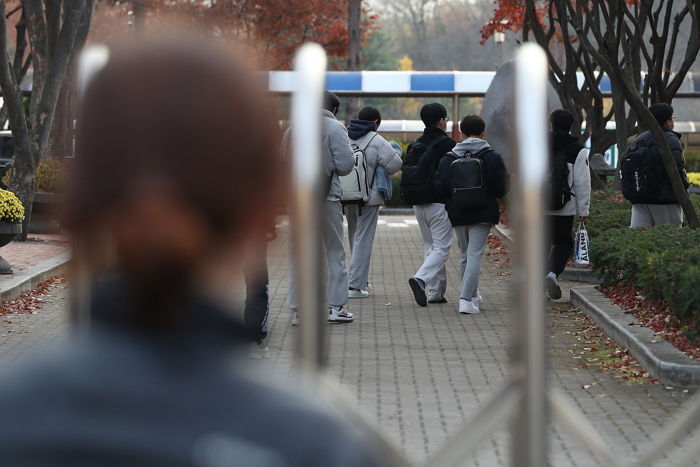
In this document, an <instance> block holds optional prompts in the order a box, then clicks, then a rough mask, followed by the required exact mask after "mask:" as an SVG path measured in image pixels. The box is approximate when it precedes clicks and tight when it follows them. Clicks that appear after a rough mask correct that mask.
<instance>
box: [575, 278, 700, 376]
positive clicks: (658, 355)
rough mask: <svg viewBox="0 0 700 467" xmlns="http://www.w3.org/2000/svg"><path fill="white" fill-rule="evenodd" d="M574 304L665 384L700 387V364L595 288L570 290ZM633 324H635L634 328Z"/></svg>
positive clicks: (587, 287) (586, 287)
mask: <svg viewBox="0 0 700 467" xmlns="http://www.w3.org/2000/svg"><path fill="white" fill-rule="evenodd" d="M571 303H572V304H573V305H574V306H576V307H578V308H580V309H581V310H582V311H583V312H584V313H586V315H587V316H588V317H590V318H591V319H592V320H593V321H594V322H595V323H596V324H597V325H598V326H600V327H601V328H602V329H603V330H604V331H605V333H606V334H607V335H608V336H609V337H610V338H611V339H613V340H614V341H615V342H617V343H618V344H620V345H621V346H623V347H624V348H626V349H627V350H629V352H630V353H631V354H632V356H633V357H634V358H635V359H637V361H638V362H639V364H640V365H642V367H644V369H645V370H647V371H648V372H649V374H650V375H652V376H653V377H654V378H656V379H658V380H659V381H660V382H661V383H662V384H667V385H676V386H683V387H688V386H691V387H692V386H699V385H700V362H698V361H696V360H693V359H691V358H690V357H688V356H686V355H685V354H684V353H683V352H681V351H680V350H678V349H677V348H675V347H674V346H673V345H671V344H670V343H668V342H666V341H665V340H663V339H662V338H660V337H657V336H656V335H655V334H654V331H652V330H651V329H649V328H646V327H641V326H635V325H634V324H636V323H637V320H636V319H635V318H634V317H633V316H631V315H628V314H626V313H625V312H624V311H623V310H622V308H620V307H619V306H617V305H615V304H613V303H612V302H610V300H609V299H608V298H607V297H606V296H605V295H603V294H602V293H601V292H600V291H598V290H597V289H596V288H595V287H594V286H583V287H574V288H572V289H571ZM630 324H633V325H632V326H631V325H630Z"/></svg>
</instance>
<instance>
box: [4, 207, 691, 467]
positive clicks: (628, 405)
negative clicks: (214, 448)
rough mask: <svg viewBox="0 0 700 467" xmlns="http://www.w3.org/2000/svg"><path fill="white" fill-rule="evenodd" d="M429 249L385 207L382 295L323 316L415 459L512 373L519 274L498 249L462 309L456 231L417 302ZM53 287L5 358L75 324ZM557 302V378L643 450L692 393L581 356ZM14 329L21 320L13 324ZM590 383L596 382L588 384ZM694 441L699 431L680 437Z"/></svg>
mask: <svg viewBox="0 0 700 467" xmlns="http://www.w3.org/2000/svg"><path fill="white" fill-rule="evenodd" d="M286 230H287V226H286V225H281V226H280V236H279V240H278V241H277V242H276V243H275V244H274V245H273V246H272V248H271V252H270V260H269V263H270V276H271V283H270V291H271V294H272V297H273V298H272V303H271V316H270V328H271V336H270V339H269V341H268V347H269V358H267V359H263V360H261V362H262V363H261V364H262V365H263V368H264V369H266V371H268V372H269V373H270V374H273V375H275V376H277V377H281V378H285V377H287V376H288V375H290V374H291V373H293V372H294V371H295V369H294V364H293V362H294V349H295V339H296V337H297V335H298V331H299V330H298V329H297V328H292V327H291V326H290V313H289V312H288V310H287V308H286V306H285V298H286V293H287V281H286V274H287V266H286V256H287V255H286V252H287V249H286V248H287V247H286V243H285V241H286ZM421 252H422V246H421V242H420V235H419V232H418V228H417V226H416V225H415V220H412V219H410V218H403V217H385V218H382V219H380V225H379V227H378V232H377V239H376V243H375V249H374V256H373V260H374V261H373V265H372V269H371V272H370V281H371V282H372V296H371V297H370V298H368V299H362V300H352V301H351V302H350V304H349V306H350V309H351V311H353V312H355V313H356V315H357V319H356V321H355V322H354V323H351V324H342V325H340V324H339V325H328V326H326V327H325V330H326V331H327V338H328V342H327V351H328V352H327V354H328V369H329V371H330V373H331V374H333V375H335V376H336V377H338V378H339V379H340V381H341V382H342V383H343V384H344V385H345V387H346V388H347V389H348V391H349V393H350V394H351V395H352V396H353V397H355V398H356V400H357V401H358V406H359V407H360V408H361V410H363V411H364V412H365V413H366V414H367V416H368V417H369V418H370V419H371V420H373V421H374V422H375V423H376V425H377V426H378V427H379V428H380V430H381V431H382V432H383V433H384V434H385V435H386V436H388V437H389V438H390V439H391V440H393V441H394V442H395V443H396V444H397V445H398V446H400V447H401V449H402V450H403V451H404V452H405V453H406V454H407V455H409V456H410V457H411V458H412V459H414V460H416V461H422V460H425V459H426V458H428V456H429V455H431V454H432V453H435V452H436V451H437V450H438V449H439V448H440V446H441V445H442V444H443V443H445V442H446V441H447V440H448V439H449V437H450V436H451V435H452V434H454V433H455V432H456V431H457V430H458V429H459V427H460V426H461V424H462V423H463V422H464V421H465V420H467V419H468V418H469V417H470V416H472V415H474V414H475V413H476V411H477V410H478V409H479V408H480V407H481V406H483V405H484V404H485V403H486V402H487V401H489V399H490V397H492V396H493V394H495V393H496V392H497V391H498V389H499V388H501V387H502V386H503V385H504V384H505V382H506V381H507V379H508V375H509V345H510V329H509V328H510V325H511V321H512V320H511V318H512V316H511V313H512V310H511V306H510V299H509V298H510V296H509V290H510V289H509V287H510V284H509V277H508V276H507V275H503V273H504V270H503V269H501V268H499V266H498V265H497V264H496V262H495V261H493V260H492V259H489V258H487V259H486V260H485V261H484V272H483V275H482V280H481V283H480V287H479V288H480V291H481V293H482V295H483V296H484V299H485V301H484V303H483V304H482V306H481V309H482V313H481V314H479V315H459V314H458V313H457V302H458V295H457V293H458V292H457V290H458V278H457V271H458V266H459V264H458V261H459V259H458V254H457V253H458V252H457V248H456V243H455V245H454V246H453V251H452V254H451V256H450V260H449V264H448V267H449V270H448V277H449V281H450V286H449V289H448V294H447V298H448V299H449V300H450V302H449V303H448V304H445V305H431V306H429V307H428V308H420V307H418V306H417V305H416V304H415V303H414V302H413V298H412V295H411V293H410V291H409V288H408V286H407V282H406V281H407V279H408V278H409V277H410V276H411V275H412V274H413V272H414V271H415V270H416V269H417V268H418V266H419V264H420V261H421ZM505 272H507V271H505ZM50 295H51V297H53V298H51V299H50V303H47V305H46V307H45V308H44V309H43V310H40V311H38V312H37V313H36V314H35V315H26V316H21V317H17V318H12V320H13V321H15V323H13V324H12V325H9V324H2V325H0V356H2V355H6V357H5V358H4V359H2V358H0V365H3V364H4V362H6V361H10V360H12V359H14V358H16V357H17V356H18V355H21V354H23V353H25V352H28V351H30V350H31V349H39V350H41V348H42V347H43V346H44V345H46V344H48V343H50V342H55V340H56V339H58V338H60V336H61V335H64V334H65V332H66V319H65V309H66V306H65V304H66V296H67V294H66V291H65V287H64V286H62V285H61V286H58V287H56V288H55V289H54V290H53V291H52V292H51V294H50ZM548 312H549V316H550V323H549V325H550V329H551V341H550V343H551V350H550V352H549V358H548V364H549V365H550V367H551V369H552V371H551V377H550V381H551V383H552V384H553V385H556V386H558V387H560V388H562V389H563V391H564V392H565V393H566V394H567V395H568V396H569V397H570V398H571V399H572V400H573V401H574V404H575V405H576V406H577V407H578V408H579V409H580V410H582V411H583V412H584V413H585V414H586V416H587V417H588V418H589V419H590V420H591V421H592V422H593V424H594V426H595V427H596V429H597V430H598V432H599V433H600V434H601V435H602V436H603V437H604V438H605V439H606V440H607V441H608V442H609V443H610V445H611V446H612V447H613V450H614V452H615V453H616V454H617V455H618V456H620V457H621V458H623V459H624V458H630V457H631V456H634V455H636V454H637V453H638V452H639V451H640V450H643V448H644V447H645V446H646V445H648V443H649V442H650V441H651V440H652V439H653V438H654V435H655V433H656V432H657V431H658V430H659V429H660V427H661V426H662V425H663V424H664V423H665V422H666V421H668V420H669V419H670V417H671V416H672V414H673V413H674V411H676V410H678V409H679V408H680V407H681V406H682V404H683V402H684V401H685V400H687V398H688V397H689V395H690V393H684V392H683V391H681V390H680V389H671V390H669V389H666V388H664V387H663V386H660V385H657V384H650V383H643V384H626V383H624V382H622V381H620V380H619V379H618V378H615V375H614V374H612V373H607V372H601V371H600V370H598V369H596V368H594V367H589V368H578V367H577V362H576V360H574V359H573V356H572V355H571V353H570V352H569V351H568V350H569V349H570V348H571V347H572V346H574V345H575V344H576V338H575V337H573V336H572V334H571V333H569V330H570V329H571V327H572V326H573V325H574V324H573V318H574V317H576V316H578V315H577V312H576V311H575V310H572V309H571V308H570V307H565V306H564V307H562V306H561V305H557V306H554V307H550V308H549V310H548ZM2 318H5V317H2ZM9 326H13V327H12V328H10V327H9ZM10 329H14V331H13V332H7V331H9V330H10ZM15 349H17V350H15ZM587 385H590V388H589V389H583V387H584V386H587ZM694 435H695V436H697V433H694ZM509 442H510V441H509V436H508V433H507V428H506V427H502V429H500V430H499V431H498V432H497V433H495V434H494V435H493V436H492V437H490V438H489V439H487V440H486V441H485V442H484V443H482V445H481V446H480V448H479V449H478V450H477V451H476V452H475V453H474V455H473V456H471V457H470V459H469V460H468V461H467V462H466V464H465V465H477V466H491V465H509V464H510V459H509ZM693 442H694V443H697V437H695V438H693V437H691V438H689V439H688V440H686V441H684V442H683V443H682V445H688V444H689V443H693ZM550 446H551V451H552V453H551V465H555V466H589V465H601V463H600V462H599V461H597V460H596V459H595V458H594V457H593V456H592V455H591V453H590V452H588V451H587V450H585V449H584V448H582V447H581V445H580V443H579V442H578V441H577V440H576V439H575V438H574V437H573V436H571V435H570V434H569V433H568V432H567V431H566V430H565V429H563V428H561V427H560V426H558V425H556V424H555V425H553V426H552V428H551V429H550Z"/></svg>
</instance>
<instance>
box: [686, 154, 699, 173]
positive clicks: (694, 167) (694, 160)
mask: <svg viewBox="0 0 700 467" xmlns="http://www.w3.org/2000/svg"><path fill="white" fill-rule="evenodd" d="M684 156H685V170H686V172H700V152H691V151H688V152H686V153H685V154H684Z"/></svg>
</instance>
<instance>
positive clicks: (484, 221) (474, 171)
mask: <svg viewBox="0 0 700 467" xmlns="http://www.w3.org/2000/svg"><path fill="white" fill-rule="evenodd" d="M459 129H460V131H461V132H462V136H463V137H464V139H463V140H462V142H461V143H457V145H456V146H455V147H454V149H452V151H451V152H448V153H447V155H445V156H444V157H443V158H442V159H441V161H440V166H439V169H438V173H437V175H436V185H437V187H438V194H439V196H440V197H441V199H444V200H445V201H446V209H447V215H448V216H449V219H450V223H451V224H452V226H453V227H454V231H455V236H456V237H457V244H458V245H459V250H460V255H461V263H460V274H461V278H462V284H461V289H460V299H459V312H460V313H468V314H476V313H479V305H480V304H481V302H482V301H483V298H482V296H481V294H479V290H478V287H479V276H480V274H481V257H482V255H483V254H484V250H485V249H486V240H487V239H488V236H489V232H490V231H491V227H493V225H494V224H497V223H498V218H499V215H500V211H499V208H498V198H501V197H503V196H505V195H506V193H507V191H508V173H507V171H506V166H505V164H504V163H503V158H502V157H501V155H500V154H498V153H497V152H495V151H494V150H493V149H491V146H490V145H489V143H488V142H487V141H486V140H485V137H486V124H485V123H484V121H483V120H482V119H481V117H479V116H477V115H468V116H466V117H464V118H463V119H462V121H461V122H460V124H459Z"/></svg>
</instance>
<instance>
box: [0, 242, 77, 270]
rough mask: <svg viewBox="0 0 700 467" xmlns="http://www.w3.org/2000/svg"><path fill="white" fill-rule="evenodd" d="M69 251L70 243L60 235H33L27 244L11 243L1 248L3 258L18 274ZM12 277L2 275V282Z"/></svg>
mask: <svg viewBox="0 0 700 467" xmlns="http://www.w3.org/2000/svg"><path fill="white" fill-rule="evenodd" d="M67 250H68V242H67V241H66V240H65V238H64V237H62V236H59V235H31V236H30V238H29V240H28V241H27V242H11V243H9V244H7V245H5V246H4V247H2V248H0V256H2V257H3V258H4V259H5V260H6V261H7V262H9V263H10V265H11V266H12V271H13V272H14V273H15V274H16V273H18V272H20V271H23V270H24V269H27V268H29V267H32V266H34V265H36V264H38V263H41V262H42V261H46V260H48V259H51V258H53V257H54V256H57V255H59V254H61V253H64V252H65V251H67ZM9 277H12V275H4V274H0V281H1V280H2V279H6V278H9Z"/></svg>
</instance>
